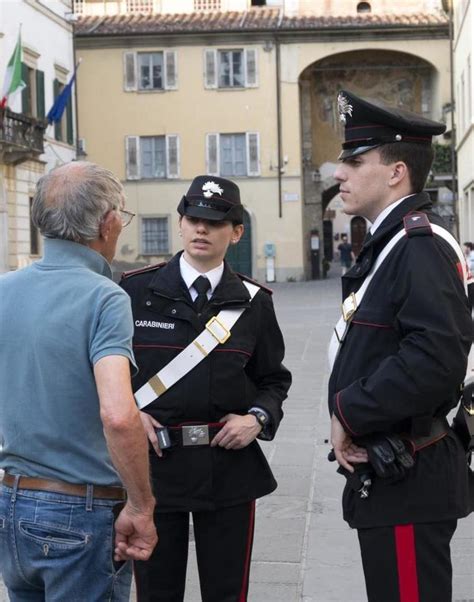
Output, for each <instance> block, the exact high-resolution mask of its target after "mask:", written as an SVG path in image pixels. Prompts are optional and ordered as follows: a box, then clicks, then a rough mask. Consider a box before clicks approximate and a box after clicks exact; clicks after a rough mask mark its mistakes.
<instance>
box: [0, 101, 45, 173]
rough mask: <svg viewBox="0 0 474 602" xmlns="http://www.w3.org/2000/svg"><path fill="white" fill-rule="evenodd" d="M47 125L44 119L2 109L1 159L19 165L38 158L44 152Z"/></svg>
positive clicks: (0, 110) (5, 162)
mask: <svg viewBox="0 0 474 602" xmlns="http://www.w3.org/2000/svg"><path fill="white" fill-rule="evenodd" d="M47 125H48V124H47V122H46V121H44V120H38V119H35V118H34V117H28V116H26V115H23V114H20V113H14V112H13V111H10V109H0V161H1V162H2V163H4V164H8V165H17V164H18V163H23V162H24V161H29V160H30V159H36V158H38V156H39V155H41V154H42V153H43V152H44V146H43V140H44V131H45V129H46V127H47Z"/></svg>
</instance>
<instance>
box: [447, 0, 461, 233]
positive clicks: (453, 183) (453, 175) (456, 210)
mask: <svg viewBox="0 0 474 602" xmlns="http://www.w3.org/2000/svg"><path fill="white" fill-rule="evenodd" d="M448 17H449V69H450V78H449V79H450V88H451V91H450V93H451V188H452V191H453V211H454V230H455V233H456V234H457V236H459V235H460V232H459V198H458V191H457V183H456V171H457V164H456V163H457V162H456V127H455V126H456V123H455V112H454V102H455V101H454V56H453V53H454V48H453V37H454V28H453V3H452V1H450V2H449V8H448Z"/></svg>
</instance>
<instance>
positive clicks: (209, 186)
mask: <svg viewBox="0 0 474 602" xmlns="http://www.w3.org/2000/svg"><path fill="white" fill-rule="evenodd" d="M202 190H203V191H204V193H203V194H204V196H205V197H206V199H210V198H211V196H212V195H213V194H220V195H222V193H223V192H224V190H223V189H222V188H221V187H220V186H219V184H216V183H215V182H212V181H210V182H206V183H205V184H204V185H203V187H202Z"/></svg>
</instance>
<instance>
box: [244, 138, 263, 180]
mask: <svg viewBox="0 0 474 602" xmlns="http://www.w3.org/2000/svg"><path fill="white" fill-rule="evenodd" d="M245 136H246V139H247V166H248V167H247V170H248V175H249V176H259V175H260V136H259V134H258V133H257V132H247V133H246V134H245Z"/></svg>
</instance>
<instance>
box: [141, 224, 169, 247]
mask: <svg viewBox="0 0 474 602" xmlns="http://www.w3.org/2000/svg"><path fill="white" fill-rule="evenodd" d="M141 249H142V255H166V254H168V253H169V224H168V217H142V218H141Z"/></svg>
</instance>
